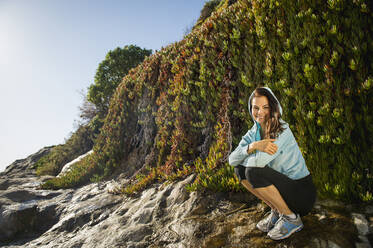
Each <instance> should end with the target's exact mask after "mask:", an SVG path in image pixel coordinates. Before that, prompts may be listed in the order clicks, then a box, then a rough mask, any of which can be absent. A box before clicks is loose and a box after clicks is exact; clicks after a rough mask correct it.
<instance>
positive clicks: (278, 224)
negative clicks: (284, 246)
mask: <svg viewBox="0 0 373 248" xmlns="http://www.w3.org/2000/svg"><path fill="white" fill-rule="evenodd" d="M285 221H286V217H285V216H284V215H283V214H280V217H279V218H278V220H277V222H276V224H275V226H274V227H273V229H274V230H276V231H280V229H281V227H282V223H281V222H285Z"/></svg>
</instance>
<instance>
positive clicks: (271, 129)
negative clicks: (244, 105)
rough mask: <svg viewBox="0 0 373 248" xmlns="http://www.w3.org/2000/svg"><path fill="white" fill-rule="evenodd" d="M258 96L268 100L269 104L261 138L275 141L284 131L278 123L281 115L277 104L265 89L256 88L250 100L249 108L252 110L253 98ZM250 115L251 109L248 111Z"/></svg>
mask: <svg viewBox="0 0 373 248" xmlns="http://www.w3.org/2000/svg"><path fill="white" fill-rule="evenodd" d="M258 96H265V97H267V99H268V103H269V109H270V113H269V119H268V121H267V126H266V130H263V131H264V134H265V135H264V137H263V138H271V139H275V138H277V137H278V135H279V134H280V133H282V131H284V130H285V128H284V127H282V124H281V122H280V119H281V113H280V108H279V104H280V103H279V102H278V101H277V100H276V98H275V97H274V96H273V95H272V94H271V92H269V91H268V90H267V89H266V88H256V89H255V91H254V95H253V97H252V98H251V102H250V106H251V108H252V101H253V98H254V97H258ZM250 113H251V109H250Z"/></svg>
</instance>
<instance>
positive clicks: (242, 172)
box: [234, 165, 316, 216]
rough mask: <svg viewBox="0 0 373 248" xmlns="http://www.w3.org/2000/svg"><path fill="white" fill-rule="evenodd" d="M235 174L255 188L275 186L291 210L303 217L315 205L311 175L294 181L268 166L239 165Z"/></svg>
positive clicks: (314, 189)
mask: <svg viewBox="0 0 373 248" xmlns="http://www.w3.org/2000/svg"><path fill="white" fill-rule="evenodd" d="M234 172H235V173H236V175H237V177H238V179H239V180H240V181H241V180H244V179H246V180H247V181H249V183H250V184H251V185H252V186H253V187H254V188H262V187H267V186H270V185H274V186H275V187H276V188H277V190H278V191H279V192H280V194H281V196H282V198H283V199H284V201H285V202H286V204H287V205H288V207H289V208H290V210H292V211H293V212H294V213H298V214H300V215H301V216H304V215H307V214H308V213H309V212H310V211H311V210H312V208H313V205H314V204H315V200H316V188H315V185H314V184H313V181H312V176H311V175H308V176H306V177H304V178H301V179H298V180H293V179H291V178H289V177H287V176H285V175H284V174H282V173H280V172H278V171H276V170H274V169H272V168H270V167H268V166H265V167H263V168H261V167H244V166H242V165H238V166H236V167H235V168H234Z"/></svg>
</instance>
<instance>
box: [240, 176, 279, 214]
mask: <svg viewBox="0 0 373 248" xmlns="http://www.w3.org/2000/svg"><path fill="white" fill-rule="evenodd" d="M241 184H242V185H243V186H244V187H245V188H246V189H247V190H248V191H249V192H251V193H252V194H253V195H255V196H256V197H257V198H259V199H260V200H262V201H264V202H265V203H266V204H267V205H268V206H269V207H270V208H272V209H276V210H277V208H276V207H275V206H274V205H273V204H272V203H271V202H270V201H268V200H267V199H266V198H265V197H264V196H262V195H261V194H260V193H259V192H258V191H257V190H256V189H254V188H253V186H252V185H251V184H250V183H249V181H247V180H246V179H244V180H241Z"/></svg>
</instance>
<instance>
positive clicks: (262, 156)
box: [246, 127, 293, 167]
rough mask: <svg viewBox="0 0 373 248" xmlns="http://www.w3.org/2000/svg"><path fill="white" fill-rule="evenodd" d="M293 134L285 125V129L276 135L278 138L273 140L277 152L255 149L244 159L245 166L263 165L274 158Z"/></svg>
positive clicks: (288, 142)
mask: <svg viewBox="0 0 373 248" xmlns="http://www.w3.org/2000/svg"><path fill="white" fill-rule="evenodd" d="M292 137H293V135H292V133H291V131H290V128H289V127H286V129H285V130H284V131H283V132H282V133H281V134H280V135H279V136H278V138H277V139H276V140H275V141H274V143H275V144H276V145H277V148H278V149H277V152H276V153H275V154H273V155H269V154H268V153H266V152H261V151H257V152H256V153H255V154H254V155H255V156H252V157H250V158H248V159H247V160H246V166H247V167H264V166H266V165H267V164H269V163H270V162H271V161H272V160H274V159H275V158H276V157H277V156H278V155H279V154H280V153H281V151H282V150H283V149H284V147H286V146H287V145H288V144H290V142H291V139H292Z"/></svg>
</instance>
